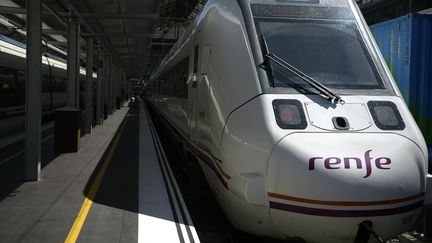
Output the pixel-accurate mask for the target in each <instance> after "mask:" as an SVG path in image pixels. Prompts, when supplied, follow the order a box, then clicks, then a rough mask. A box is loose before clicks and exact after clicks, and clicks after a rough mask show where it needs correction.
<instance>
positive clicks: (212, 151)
mask: <svg viewBox="0 0 432 243" xmlns="http://www.w3.org/2000/svg"><path fill="white" fill-rule="evenodd" d="M309 15H310V16H309ZM306 16H308V17H306ZM335 16H336V17H335ZM339 17H340V19H338V18H339ZM304 29H306V30H307V31H304V32H302V30H304ZM292 30H295V31H292ZM281 40H283V41H281ZM347 43H349V45H348V44H347ZM323 48H324V49H323ZM325 48H327V49H325ZM273 51H274V53H276V54H280V55H282V58H279V57H278V58H279V59H277V58H275V56H274V55H273V56H272V55H271V53H273ZM315 55H316V60H320V61H321V63H316V60H315V59H314V57H315ZM270 57H271V58H273V59H271V58H270ZM280 60H282V61H280ZM284 62H287V63H288V64H290V65H291V64H292V65H293V66H294V67H297V68H299V69H300V70H303V71H304V72H305V73H306V75H303V74H297V75H292V74H290V73H295V71H293V69H291V70H290V71H287V69H290V68H286V67H284V68H280V67H279V66H283V65H284ZM185 63H188V65H186V64H185ZM281 63H282V64H281ZM355 65H358V66H355ZM285 66H288V65H285ZM175 70H177V71H175ZM263 72H264V76H263ZM173 73H176V74H177V75H174V74H173ZM309 75H310V76H312V78H310V76H309ZM305 76H307V77H305ZM314 78H315V79H316V80H319V81H324V82H323V83H324V84H325V85H327V86H328V87H331V88H333V89H334V90H336V92H338V93H339V94H340V96H341V97H342V98H340V97H339V96H338V94H337V93H336V92H332V90H331V89H328V87H327V86H325V85H324V87H325V89H326V90H327V91H322V90H321V91H320V90H319V88H316V87H315V88H314V86H313V85H312V84H310V83H309V84H308V83H306V82H302V80H303V81H304V80H305V79H307V80H309V81H310V79H312V80H315V79H314ZM286 80H289V81H290V82H291V83H287V81H286ZM170 87H171V88H172V89H171V90H170V89H169V88H170ZM147 89H148V90H149V92H148V93H149V94H150V97H149V99H148V100H149V101H150V103H151V105H152V106H154V107H155V108H156V111H157V112H158V113H159V114H161V115H162V116H163V117H165V118H166V120H167V121H168V123H169V124H171V125H172V127H173V128H174V129H175V130H177V131H178V134H180V140H182V141H183V143H184V144H185V148H186V149H187V151H189V152H190V153H192V154H193V155H195V157H196V158H197V159H198V161H199V163H200V165H201V167H202V169H203V171H204V174H205V176H206V178H207V181H208V183H209V185H210V188H211V189H212V191H213V192H214V194H215V196H216V198H217V200H218V201H219V203H220V204H221V206H222V208H223V209H224V211H225V213H226V214H227V216H228V218H229V219H230V221H231V223H232V224H233V225H234V226H235V227H237V228H238V229H240V230H243V231H246V232H249V233H251V234H256V235H266V236H270V237H275V238H281V239H285V238H289V237H300V238H304V239H306V240H308V241H310V242H353V241H354V238H355V237H356V236H357V235H358V234H359V232H360V231H361V230H360V227H361V226H359V225H361V224H362V225H363V224H368V225H370V226H371V227H372V228H373V229H374V230H375V231H376V232H378V233H379V234H380V235H381V236H382V237H383V238H385V239H388V238H390V237H394V236H396V235H397V234H399V233H402V232H403V231H406V230H408V229H410V227H411V226H412V225H413V224H414V222H415V221H416V220H417V219H418V217H419V215H420V212H421V208H422V206H423V203H424V202H423V200H424V197H425V192H426V191H427V190H426V175H427V171H428V168H427V162H426V161H427V147H426V144H425V141H424V139H423V137H422V135H421V132H420V130H419V129H418V126H417V125H416V123H415V121H414V119H413V117H412V116H411V114H410V112H409V110H408V108H407V106H406V104H405V103H404V101H403V99H402V98H401V96H400V92H399V90H398V88H397V86H396V85H395V82H394V80H393V79H392V77H391V76H390V75H389V72H388V69H387V68H386V66H385V63H384V61H383V59H382V57H381V55H380V54H379V50H378V48H377V47H376V44H375V43H374V41H373V38H372V37H371V35H370V32H368V30H367V26H366V24H365V22H364V20H363V19H362V18H361V15H360V13H359V10H358V8H357V7H356V6H355V2H353V1H350V0H347V1H335V0H322V1H310V2H307V1H287V2H281V1H277V0H266V1H260V0H250V1H249V0H238V1H228V0H211V1H208V2H207V4H206V5H205V7H204V8H203V10H202V11H201V13H200V14H199V15H198V16H197V18H196V19H195V22H194V23H193V24H192V25H191V26H190V27H189V28H188V30H187V31H186V32H185V34H184V36H183V37H182V38H181V39H180V40H179V42H178V43H177V44H176V45H175V46H174V47H173V49H172V50H171V51H170V53H169V54H168V56H167V57H166V58H165V59H164V61H163V62H162V64H161V66H160V67H159V68H158V69H157V70H156V71H155V72H154V73H153V74H152V76H151V78H150V81H149V82H148V84H147ZM314 89H316V90H315V92H314V91H311V90H314ZM332 95H333V96H332ZM323 96H324V97H323ZM332 97H333V98H332ZM337 97H339V99H340V101H338V100H337V99H336V98H337ZM341 99H343V101H342V100H341ZM335 100H336V101H335Z"/></svg>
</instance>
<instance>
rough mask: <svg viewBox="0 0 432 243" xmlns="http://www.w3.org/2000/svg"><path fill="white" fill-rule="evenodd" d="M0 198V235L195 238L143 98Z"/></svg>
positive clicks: (16, 238) (8, 238)
mask: <svg viewBox="0 0 432 243" xmlns="http://www.w3.org/2000/svg"><path fill="white" fill-rule="evenodd" d="M80 143H81V146H80V151H79V152H78V153H72V154H62V155H60V156H58V157H57V158H55V159H54V160H53V161H52V162H50V163H49V164H47V165H46V167H45V168H44V169H43V170H42V172H41V179H40V181H38V182H31V183H24V184H22V185H21V186H19V187H18V188H17V189H16V190H15V191H13V192H12V193H9V194H8V195H6V196H5V197H4V198H3V200H1V201H0V225H1V227H0V241H1V242H199V238H198V235H197V232H196V230H195V227H194V226H193V223H192V220H191V218H190V216H189V213H188V210H187V208H186V206H185V203H184V200H183V197H182V194H181V192H180V190H179V188H178V185H177V182H176V180H175V178H174V176H173V173H172V171H171V168H170V166H169V164H168V162H167V159H166V155H165V153H164V151H163V149H162V146H161V143H160V140H159V138H158V136H157V134H156V132H155V129H154V126H153V124H152V121H151V119H150V117H149V116H148V113H147V110H146V107H145V105H144V104H143V103H141V104H139V105H137V106H136V107H132V108H128V107H122V108H121V109H119V110H117V111H116V112H115V113H113V115H111V116H110V117H109V118H108V119H107V120H106V121H105V122H104V124H103V125H101V126H97V127H95V128H94V129H93V131H92V133H91V134H90V135H86V136H84V137H83V138H82V139H81V141H80Z"/></svg>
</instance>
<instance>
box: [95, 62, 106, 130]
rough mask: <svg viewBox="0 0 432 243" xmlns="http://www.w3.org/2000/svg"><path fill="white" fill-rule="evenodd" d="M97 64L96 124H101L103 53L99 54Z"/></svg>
mask: <svg viewBox="0 0 432 243" xmlns="http://www.w3.org/2000/svg"><path fill="white" fill-rule="evenodd" d="M98 56H99V63H100V64H99V66H98V69H97V85H96V117H95V119H96V125H102V124H103V120H104V119H103V78H104V77H103V76H104V74H103V70H104V69H103V63H104V61H103V60H104V55H103V54H99V55H98Z"/></svg>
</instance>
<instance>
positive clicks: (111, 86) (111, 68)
mask: <svg viewBox="0 0 432 243" xmlns="http://www.w3.org/2000/svg"><path fill="white" fill-rule="evenodd" d="M109 72H110V75H109V77H110V79H109V82H110V85H109V94H110V96H109V104H110V106H109V111H110V115H111V114H112V113H113V112H114V104H115V103H114V102H115V96H114V79H115V76H114V60H113V59H112V58H110V70H109Z"/></svg>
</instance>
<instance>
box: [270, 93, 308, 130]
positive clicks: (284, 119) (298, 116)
mask: <svg viewBox="0 0 432 243" xmlns="http://www.w3.org/2000/svg"><path fill="white" fill-rule="evenodd" d="M273 111H274V113H275V117H276V122H277V124H278V125H279V127H280V128H283V129H305V128H306V126H307V123H306V118H305V115H304V111H303V107H302V104H301V103H300V101H298V100H273Z"/></svg>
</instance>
